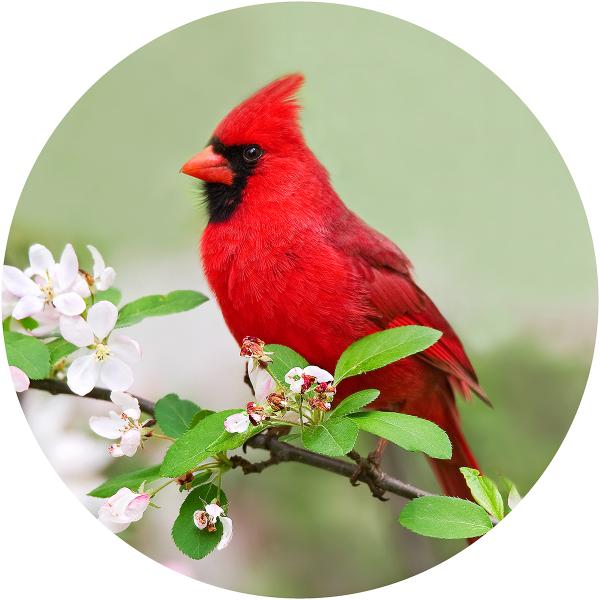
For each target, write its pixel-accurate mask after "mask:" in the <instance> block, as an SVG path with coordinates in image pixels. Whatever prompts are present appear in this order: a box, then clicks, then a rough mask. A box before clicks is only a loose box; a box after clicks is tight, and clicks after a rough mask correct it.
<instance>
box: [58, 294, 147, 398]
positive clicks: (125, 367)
mask: <svg viewBox="0 0 600 600" xmlns="http://www.w3.org/2000/svg"><path fill="white" fill-rule="evenodd" d="M117 317H118V310H117V307H116V306H115V305H114V304H112V303H111V302H107V301H106V300H102V301H101V302H98V303H97V304H94V305H93V306H92V307H91V308H90V310H89V311H88V315H87V321H86V320H85V319H83V317H61V319H60V333H61V335H62V336H63V338H65V340H67V341H68V342H71V343H72V344H75V345H76V346H79V347H80V348H87V347H89V348H90V350H89V352H88V353H86V354H85V355H84V356H80V357H79V358H76V359H75V360H74V361H73V364H71V366H70V367H69V369H68V371H67V383H68V385H69V387H70V388H71V389H72V390H73V391H74V392H75V393H76V394H78V395H80V396H85V394H87V393H88V392H90V391H91V390H92V389H93V388H94V386H95V385H96V384H97V383H98V382H100V383H102V385H104V386H106V387H107V388H109V389H110V390H116V391H119V392H124V391H125V390H126V389H128V388H129V387H130V386H131V384H132V383H133V373H132V371H131V368H130V367H129V365H130V364H132V363H135V362H137V361H138V360H139V359H140V357H141V350H140V346H139V344H138V343H137V342H136V341H135V340H132V339H131V338H130V337H129V336H126V335H123V334H121V333H114V332H113V329H114V326H115V324H116V322H117Z"/></svg>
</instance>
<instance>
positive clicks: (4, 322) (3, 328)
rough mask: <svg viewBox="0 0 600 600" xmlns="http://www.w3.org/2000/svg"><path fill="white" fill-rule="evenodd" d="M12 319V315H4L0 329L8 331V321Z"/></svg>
mask: <svg viewBox="0 0 600 600" xmlns="http://www.w3.org/2000/svg"><path fill="white" fill-rule="evenodd" d="M11 321H12V317H6V319H4V321H2V331H10V323H11Z"/></svg>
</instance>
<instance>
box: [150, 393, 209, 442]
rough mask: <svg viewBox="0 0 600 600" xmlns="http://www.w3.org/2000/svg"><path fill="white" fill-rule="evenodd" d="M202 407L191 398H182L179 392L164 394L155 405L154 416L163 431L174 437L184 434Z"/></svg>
mask: <svg viewBox="0 0 600 600" xmlns="http://www.w3.org/2000/svg"><path fill="white" fill-rule="evenodd" d="M199 410H200V407H199V406H198V405H197V404H194V403H193V402H191V401H190V400H182V399H181V398H180V397H179V396H178V395H177V394H167V395H166V396H163V397H162V398H161V399H160V400H159V401H158V402H157V403H156V406H155V407H154V418H155V419H156V422H157V423H158V425H159V426H160V428H161V429H162V430H163V432H164V433H165V434H166V435H168V436H170V437H174V438H178V437H179V436H181V435H183V434H184V433H185V432H186V431H187V430H188V429H189V428H190V427H191V423H192V419H193V418H194V416H195V415H196V414H197V413H198V412H199Z"/></svg>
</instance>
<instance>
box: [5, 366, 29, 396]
mask: <svg viewBox="0 0 600 600" xmlns="http://www.w3.org/2000/svg"><path fill="white" fill-rule="evenodd" d="M9 369H10V376H11V377H12V380H13V385H14V386H15V391H17V392H24V391H25V390H28V389H29V377H27V375H26V374H25V373H24V372H23V371H21V369H19V367H13V366H10V367H9Z"/></svg>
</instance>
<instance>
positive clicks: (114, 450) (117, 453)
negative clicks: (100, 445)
mask: <svg viewBox="0 0 600 600" xmlns="http://www.w3.org/2000/svg"><path fill="white" fill-rule="evenodd" d="M108 453H109V454H110V455H111V456H112V457H113V458H120V457H121V456H125V454H123V450H121V446H120V445H119V444H111V445H110V446H109V447H108Z"/></svg>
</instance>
